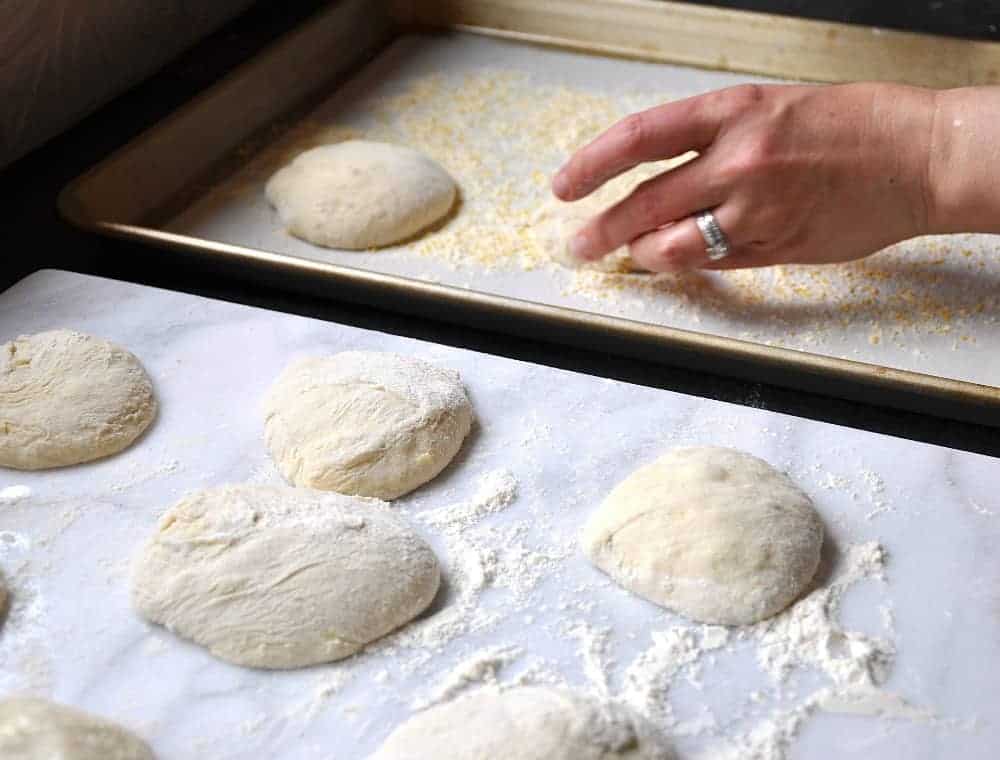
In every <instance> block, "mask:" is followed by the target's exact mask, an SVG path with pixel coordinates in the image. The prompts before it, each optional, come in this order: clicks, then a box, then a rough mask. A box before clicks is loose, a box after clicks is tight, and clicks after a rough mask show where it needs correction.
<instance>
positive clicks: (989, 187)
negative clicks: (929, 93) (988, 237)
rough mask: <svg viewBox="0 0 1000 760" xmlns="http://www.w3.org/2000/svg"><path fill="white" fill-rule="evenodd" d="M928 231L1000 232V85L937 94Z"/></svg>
mask: <svg viewBox="0 0 1000 760" xmlns="http://www.w3.org/2000/svg"><path fill="white" fill-rule="evenodd" d="M934 103H935V108H934V120H933V129H932V131H931V137H930V141H929V145H928V149H927V169H926V173H925V176H926V186H927V191H926V196H927V198H928V206H929V213H928V222H929V223H928V232H931V233H936V234H944V233H952V232H1000V149H998V147H997V142H998V137H1000V134H998V131H997V124H1000V88H997V87H967V88H961V89H955V90H941V91H938V92H936V93H934Z"/></svg>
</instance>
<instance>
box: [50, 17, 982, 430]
mask: <svg viewBox="0 0 1000 760" xmlns="http://www.w3.org/2000/svg"><path fill="white" fill-rule="evenodd" d="M346 5H348V6H349V5H351V4H350V3H348V4H346ZM363 17H364V14H363V13H360V12H357V13H355V16H354V17H353V21H354V23H361V20H362V19H363ZM338 29H339V30H340V32H341V34H343V28H342V25H341V26H340V27H338ZM321 39H322V37H321V36H318V35H317V36H316V38H315V40H314V41H313V44H317V41H318V40H321ZM376 39H377V36H376V35H374V34H372V33H369V39H368V43H369V44H375V40H376ZM292 49H297V50H299V51H301V49H302V46H298V47H295V46H288V45H280V46H278V48H276V49H274V50H272V51H270V52H269V53H268V54H267V55H266V56H265V57H263V58H262V59H261V60H260V61H258V62H256V63H255V64H254V67H253V71H250V72H243V73H242V74H241V75H240V76H239V77H238V80H239V82H238V84H239V86H240V88H241V91H253V86H254V83H255V82H257V83H263V82H267V81H269V80H268V76H269V73H270V72H279V71H281V72H284V73H283V74H281V76H285V77H286V78H287V69H288V67H287V66H286V65H284V64H285V63H286V58H287V56H288V55H291V52H290V51H291V50H292ZM299 55H300V56H301V55H302V53H301V52H300V53H299ZM309 60H310V61H311V62H312V64H313V65H315V63H316V61H315V56H312V57H311V58H309ZM306 71H311V69H306ZM312 76H317V75H316V74H315V73H313V74H312ZM303 78H308V74H304V75H303ZM746 81H766V80H764V79H761V78H759V77H751V76H748V75H738V74H731V73H725V72H714V71H706V70H699V69H692V68H685V67H680V66H674V65H669V64H664V63H644V62H641V61H626V60H621V59H615V58H609V57H605V56H601V55H585V54H581V53H571V52H566V51H562V50H554V49H548V48H543V47H536V46H532V45H528V44H524V43H519V42H510V41H500V40H496V39H492V38H488V37H484V36H481V35H476V34H469V33H444V34H407V35H403V36H402V37H398V38H397V39H395V41H394V42H393V43H392V44H390V45H389V46H388V48H387V49H385V50H384V51H383V52H382V53H381V54H379V55H378V56H377V58H376V59H375V60H373V61H372V62H371V63H370V64H368V65H367V66H366V67H364V69H363V70H361V71H360V72H359V73H358V74H357V75H356V76H354V77H353V78H352V79H350V81H348V82H347V83H346V84H345V85H344V86H342V87H337V88H334V89H332V90H329V89H328V90H327V91H326V92H325V94H323V95H322V97H319V99H318V100H316V101H315V102H314V103H313V105H312V107H310V108H308V109H304V110H303V109H299V110H298V111H296V112H295V114H294V115H293V116H288V115H287V114H285V115H284V116H279V115H278V112H279V111H280V109H279V108H278V107H277V106H276V105H275V104H274V103H273V102H271V101H270V100H268V101H261V102H266V103H267V107H266V108H264V107H263V106H261V105H260V104H259V103H258V104H256V105H255V106H253V107H251V108H249V109H248V110H247V111H246V112H245V113H240V112H239V111H235V112H234V110H233V106H234V105H235V103H236V102H237V101H236V100H235V99H234V97H233V93H232V91H231V90H232V88H229V90H227V89H226V87H222V88H220V90H219V91H218V92H216V93H214V94H212V93H210V94H208V95H206V96H205V97H204V98H203V99H202V101H201V102H200V103H198V104H196V106H193V107H191V108H189V109H188V110H187V111H186V112H185V113H184V114H183V115H182V116H181V117H179V118H178V120H177V123H176V124H174V125H164V126H163V127H162V128H160V129H159V134H158V137H159V140H158V142H157V141H155V140H149V141H147V144H145V145H138V146H134V147H132V148H130V149H126V150H125V151H123V153H122V155H121V156H119V158H118V159H117V163H116V159H112V160H111V161H110V162H109V164H108V165H107V166H105V167H99V168H98V169H97V170H95V172H93V173H92V174H91V175H90V176H88V177H86V178H84V180H83V181H82V182H80V183H78V184H77V185H76V186H74V187H72V188H71V189H70V190H69V191H68V192H67V193H66V194H65V195H64V198H63V208H64V211H65V212H66V213H67V214H68V215H69V216H70V217H71V218H74V219H75V220H76V221H78V222H80V223H83V224H87V225H89V226H92V227H94V228H96V229H99V230H102V231H104V232H110V233H112V234H119V235H126V236H130V237H140V238H143V239H147V240H152V241H154V242H157V243H159V244H161V245H164V246H168V247H174V248H176V247H181V248H186V249H192V250H196V251H199V252H201V253H203V254H204V255H207V256H210V257H211V256H215V257H219V258H226V259H228V260H236V261H239V262H241V263H243V264H245V265H247V266H249V267H258V268H264V267H268V268H270V269H272V270H278V271H285V272H297V273H300V274H303V275H304V276H305V277H307V278H312V279H314V280H315V281H316V282H317V283H319V282H321V281H323V280H329V281H331V282H332V283H338V282H339V283H342V284H348V283H349V284H359V283H360V284H362V285H365V286H370V287H372V288H375V289H381V290H382V291H383V295H384V294H386V293H388V295H385V297H384V298H383V299H382V300H381V301H380V303H383V304H385V305H389V306H390V307H392V308H400V309H410V310H415V311H419V312H421V313H431V314H435V315H436V316H441V315H439V314H436V313H435V309H434V308H433V306H431V305H429V304H433V303H434V302H435V300H437V301H438V302H440V303H442V304H445V303H454V304H459V305H461V306H470V307H477V308H480V309H481V310H482V311H484V312H486V313H492V314H493V315H494V317H495V319H494V320H493V322H492V323H491V326H493V327H496V328H498V329H505V324H507V323H508V321H509V322H510V323H511V324H512V323H513V320H508V319H507V318H508V317H509V316H517V317H526V318H528V319H531V320H534V322H535V323H536V324H537V326H538V329H537V331H536V332H537V334H538V335H541V336H545V335H546V334H547V333H548V334H551V335H554V336H555V337H554V339H555V340H567V341H570V342H576V343H584V344H586V343H587V340H588V336H594V335H598V334H600V335H601V336H603V337H604V338H610V339H609V340H606V341H605V343H604V344H603V346H602V347H604V348H607V349H609V350H612V351H614V350H616V343H615V341H614V340H613V338H614V337H615V336H616V335H617V336H621V337H622V338H629V337H635V336H641V338H642V339H643V340H644V341H645V342H646V348H645V349H644V354H645V355H646V356H647V357H650V358H656V357H657V350H656V346H657V345H659V346H662V348H663V351H661V352H659V353H660V354H661V355H669V354H670V351H671V349H674V348H677V347H678V346H684V347H686V348H687V349H690V350H691V351H693V352H695V353H698V352H704V353H705V354H707V355H716V356H718V357H720V358H727V359H732V360H735V361H736V363H737V364H738V367H737V369H736V370H735V372H736V373H737V374H742V375H744V376H747V377H758V376H759V372H758V371H757V370H756V369H755V366H757V365H761V364H766V365H768V367H769V370H768V373H767V375H766V377H765V378H764V379H767V380H769V381H772V382H785V383H789V384H792V385H795V384H801V385H804V386H806V387H810V388H813V389H814V388H817V387H819V388H821V389H822V390H824V392H828V393H834V394H836V393H844V394H845V395H852V392H851V391H850V390H849V388H850V387H851V385H850V384H851V382H860V383H862V384H868V385H871V386H877V387H879V388H880V389H882V390H883V391H885V392H883V393H882V394H881V395H880V396H879V397H878V399H877V400H878V401H881V402H883V403H890V404H892V403H897V404H900V405H905V406H910V407H913V408H918V409H920V408H922V403H923V402H927V404H928V409H929V410H930V411H939V410H935V409H933V408H930V407H931V402H933V401H935V400H937V401H941V402H956V403H958V404H963V403H964V404H967V405H968V406H969V407H970V408H972V411H969V409H966V410H965V411H964V412H962V413H957V412H956V414H957V415H958V416H964V417H967V418H974V419H976V420H977V421H981V422H987V423H990V422H998V421H1000V413H998V412H1000V390H998V389H997V388H996V387H995V386H996V383H997V378H998V377H1000V331H998V330H997V329H996V319H997V306H998V299H1000V287H998V286H997V283H998V280H1000V256H998V255H997V254H998V253H1000V243H998V241H1000V237H996V236H986V235H967V236H950V237H939V238H927V239H921V240H917V241H911V242H908V243H904V244H902V245H900V246H898V247H896V248H895V249H893V250H891V251H888V252H884V253H881V254H879V255H877V256H875V257H873V258H871V259H868V260H866V261H864V262H860V263H856V264H851V265H845V266H840V267H813V268H810V267H781V268H776V269H768V270H759V271H743V272H731V273H692V274H687V275H682V276H657V277H652V276H649V275H603V274H595V273H590V272H582V273H581V272H571V271H567V270H565V269H562V268H560V267H559V266H557V265H555V264H552V263H550V262H547V261H546V260H545V259H544V256H541V255H540V253H539V251H538V246H537V243H536V242H535V238H534V236H533V234H532V230H531V214H532V213H533V212H534V211H535V210H537V208H538V207H539V206H540V205H542V204H544V203H545V202H546V199H547V197H548V191H547V178H548V176H549V175H550V174H551V172H552V171H553V170H554V169H555V168H556V167H557V166H558V165H559V163H560V162H561V161H562V160H563V159H564V158H565V157H566V155H568V153H569V152H570V151H571V150H572V148H574V147H576V146H578V145H580V144H582V143H583V142H584V141H585V140H586V139H587V138H588V137H591V136H593V135H594V134H596V133H597V132H598V131H599V130H600V129H602V128H603V127H605V126H606V125H607V124H609V123H610V122H611V121H613V120H614V119H615V118H617V117H618V116H621V115H623V114H625V113H627V112H629V111H630V110H633V109H636V108H640V107H643V106H645V105H650V104H653V103H656V102H661V101H662V100H665V99H670V98H676V97H682V96H686V95H691V94H695V93H698V92H703V91H706V90H710V89H714V88H718V87H724V86H727V85H732V84H736V83H739V82H746ZM299 87H300V89H302V90H303V91H305V90H306V89H307V88H306V86H305V85H304V84H300V85H299ZM271 91H272V92H273V91H274V90H273V87H272V89H271ZM319 91H320V92H321V93H322V92H323V89H322V87H320V89H319ZM279 97H280V96H278V95H277V94H276V95H275V98H279ZM223 101H225V102H226V103H227V105H228V107H227V108H221V107H219V105H218V104H220V103H222V102H223ZM258 101H260V99H259V98H258ZM213 109H215V110H214V111H213ZM262 109H263V110H264V111H266V113H265V115H263V116H260V115H258V113H257V112H258V111H260V110H262ZM213 113H214V115H215V116H216V117H217V121H221V122H222V123H224V124H225V125H227V126H229V127H232V129H233V130H234V131H239V130H238V129H237V125H236V124H235V122H236V121H240V120H242V121H244V122H247V123H248V124H255V125H257V126H258V127H264V126H268V127H269V128H268V129H265V130H263V131H261V130H260V129H258V130H257V131H256V132H255V134H254V136H253V137H252V139H249V140H239V141H235V144H234V145H229V146H228V147H229V148H235V149H234V150H232V151H231V152H230V153H229V154H228V156H227V158H226V159H225V160H224V161H222V162H221V163H216V164H214V165H213V166H212V167H211V170H209V168H208V163H209V162H208V157H209V156H211V157H212V158H215V159H219V158H220V157H221V156H222V155H223V153H224V151H223V150H222V147H221V146H222V145H224V144H227V143H226V141H225V140H224V138H223V137H222V136H219V135H216V134H213V135H211V136H210V137H209V138H206V139H205V140H201V139H200V132H199V131H198V130H195V129H192V128H191V125H192V124H193V123H195V122H197V123H199V124H202V125H207V124H211V123H214V122H213V120H212V115H213ZM185 124H186V125H187V129H186V130H184V132H186V134H184V132H182V130H181V129H180V126H179V125H185ZM242 129H243V130H244V131H246V130H247V129H248V127H247V126H246V125H243V127H242ZM219 131H221V128H220V127H218V126H217V127H216V128H215V129H214V130H213V132H219ZM171 132H172V133H173V134H174V135H179V136H180V138H181V139H177V140H173V141H170V140H168V137H169V136H170V135H171ZM349 136H365V137H372V138H378V139H387V140H392V141H398V142H404V143H406V144H410V145H414V146H416V147H419V148H421V149H423V150H425V151H426V152H428V153H429V154H431V155H432V156H434V157H435V158H436V159H438V160H439V161H441V162H442V163H443V164H444V165H445V166H446V167H448V168H449V169H450V170H451V171H452V172H453V174H454V175H455V176H456V177H457V179H458V182H459V184H460V186H461V188H462V199H461V203H460V205H459V206H458V208H457V210H456V213H455V214H453V215H452V217H451V218H450V219H449V220H447V222H446V223H445V224H443V225H442V226H440V227H439V228H437V229H435V230H434V231H433V232H431V233H430V234H429V235H427V236H425V237H424V238H422V239H419V240H416V241H412V242H409V243H407V244H405V245H401V246H395V247H392V248H388V249H384V250H381V251H377V252H367V253H357V252H344V251H330V250H324V249H320V248H317V247H314V246H311V245H309V244H307V243H304V242H302V241H299V240H296V239H294V238H292V237H290V236H289V235H287V234H286V233H284V232H283V231H282V230H281V229H280V226H279V224H278V222H277V219H276V215H275V214H274V212H273V210H272V209H271V208H270V207H269V206H268V204H267V201H266V199H265V197H264V195H263V185H264V183H265V181H266V179H267V177H268V176H269V175H270V173H271V172H272V171H273V170H274V169H276V168H277V167H278V166H280V165H281V163H282V162H283V161H285V160H287V159H289V158H290V157H291V156H293V155H295V153H296V152H298V151H299V150H302V149H304V148H306V147H309V146H311V145H315V144H317V143H320V142H327V141H332V140H337V139H343V138H344V137H349ZM196 137H197V138H198V139H197V140H195V138H196ZM193 140H194V142H192V141H193ZM213 141H214V142H215V143H218V146H219V147H218V149H217V150H218V152H217V153H215V154H212V153H211V151H212V150H213V148H212V147H211V146H212V145H213V144H214V143H213ZM153 142H156V145H153V144H152V143H153ZM231 142H232V141H231ZM168 143H169V146H170V147H169V148H167V147H165V146H166V145H167V144H168ZM186 143H191V147H192V151H194V152H195V153H196V154H200V160H203V161H205V162H206V164H205V166H203V167H202V168H203V170H204V171H202V173H201V174H199V175H198V176H197V179H195V174H197V172H195V171H194V167H189V169H190V170H189V171H188V172H187V175H185V177H184V180H183V181H182V182H178V181H174V182H173V183H170V182H168V183H166V185H165V187H163V188H161V189H160V191H159V192H160V193H161V195H159V196H158V195H157V190H156V189H155V188H156V187H157V183H155V182H151V181H149V180H150V179H152V178H149V177H147V178H145V179H139V180H133V179H132V177H134V176H135V170H136V169H137V168H138V167H139V166H140V165H141V163H142V161H143V158H144V157H151V156H154V155H158V156H159V158H158V160H159V161H168V160H169V161H171V162H179V164H180V165H181V166H186V165H187V164H188V163H189V162H191V161H194V160H197V159H191V158H188V157H187V156H186V155H185V150H184V145H185V144H186ZM206 146H208V147H206ZM178 171H181V170H179V169H178V168H177V166H176V164H175V165H174V166H173V167H172V168H171V172H172V173H177V172H178ZM126 178H128V182H129V183H133V182H139V183H140V187H139V192H131V193H130V192H127V191H125V188H126V187H127V185H126ZM175 179H176V178H175ZM102 189H103V190H105V191H107V192H104V193H102V192H98V191H99V190H102ZM130 189H131V188H130ZM168 190H169V191H170V197H171V200H170V203H166V201H167V197H166V194H167V192H168ZM108 193H111V194H114V193H117V194H118V196H119V198H118V199H117V200H116V201H114V202H111V203H109V202H108V201H107V200H106V198H107V195H108ZM126 195H127V196H128V198H129V200H128V201H127V203H128V204H131V206H130V208H131V211H132V212H133V214H132V216H133V218H128V215H127V214H126V215H125V216H124V217H123V216H122V215H120V214H116V213H115V211H116V205H117V206H120V205H121V204H122V203H126V201H125V200H124V199H123V198H122V197H121V196H126ZM157 209H158V212H156V211H155V210H157ZM139 217H142V218H144V219H145V221H144V222H140V221H139ZM442 286H443V287H442ZM315 289H317V290H322V289H323V288H322V286H320V285H317V287H316V288H315ZM407 294H413V295H414V296H416V295H420V296H421V297H422V298H423V299H424V300H422V301H420V302H419V304H418V303H417V302H416V301H413V302H412V303H411V302H410V299H408V298H407V297H406V296H407ZM494 296H495V298H492V297H494ZM445 316H448V318H456V317H452V316H450V314H449V315H445ZM522 331H524V330H522ZM529 331H530V330H529ZM624 344H625V341H624V340H623V341H622V342H621V345H622V348H621V350H622V351H623V352H624V351H626V349H625V348H624ZM711 363H712V362H711V360H708V361H707V362H706V364H707V365H708V366H711ZM783 370H788V371H783ZM726 371H728V372H733V371H734V370H732V369H727V370H726ZM796 371H797V372H798V373H799V375H798V376H797V375H796V374H795V373H796ZM801 376H811V377H812V380H811V381H810V382H806V381H803V380H799V379H796V377H801ZM823 377H825V378H827V380H828V382H823V381H822V380H818V379H816V378H823ZM838 380H843V381H845V382H842V383H841V382H837V381H838ZM886 389H888V390H887V391H886ZM894 391H897V392H896V393H894ZM907 394H910V396H912V397H913V398H908V397H907ZM853 395H854V396H855V397H857V396H859V395H860V396H861V397H864V398H868V396H867V395H866V394H865V392H864V391H861V392H858V391H853ZM946 413H947V412H946Z"/></svg>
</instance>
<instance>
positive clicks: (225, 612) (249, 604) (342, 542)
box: [132, 485, 440, 668]
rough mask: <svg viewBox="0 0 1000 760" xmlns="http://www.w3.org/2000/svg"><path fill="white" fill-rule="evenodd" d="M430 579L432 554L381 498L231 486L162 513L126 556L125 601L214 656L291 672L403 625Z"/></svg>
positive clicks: (428, 591)
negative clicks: (132, 557)
mask: <svg viewBox="0 0 1000 760" xmlns="http://www.w3.org/2000/svg"><path fill="white" fill-rule="evenodd" d="M439 581H440V572H439V569H438V562H437V557H435V555H434V552H433V551H432V550H431V549H430V547H429V546H427V544H426V543H424V541H423V540H422V539H421V538H420V537H419V536H418V535H417V534H416V533H414V532H413V530H412V529H410V528H409V527H408V526H407V524H406V523H405V522H404V521H403V520H402V519H401V518H400V517H398V516H397V515H395V514H393V512H392V511H391V509H389V505H387V504H386V503H385V502H381V501H378V500H376V499H363V498H359V497H351V496H343V495H341V494H324V493H319V492H317V491H307V490H304V489H297V488H290V487H287V486H280V487H274V486H259V485H231V486H223V487H220V488H212V489H209V490H205V491H200V492H198V493H195V494H193V495H191V496H188V497H186V498H184V499H182V500H181V501H180V502H179V503H178V504H177V505H176V506H174V507H173V508H172V509H170V510H169V511H168V512H167V513H166V514H165V515H164V516H163V518H162V519H161V520H160V524H159V527H158V528H157V530H156V533H155V534H154V535H153V537H152V539H151V540H150V541H149V542H148V544H147V545H146V546H145V548H144V549H143V550H142V552H141V553H140V555H139V557H138V559H137V562H136V565H135V568H134V573H133V577H132V601H133V604H134V605H135V607H136V609H137V610H138V611H139V612H140V613H141V614H142V615H143V616H145V617H146V618H147V619H149V620H150V621H152V622H154V623H159V624H161V625H164V626H166V627H167V628H168V629H169V630H171V631H173V632H174V633H176V634H178V635H179V636H182V637H184V638H187V639H191V640H192V641H194V642H195V643H197V644H200V645H201V646H203V647H205V648H206V649H208V650H209V651H210V652H211V653H212V654H213V655H215V656H216V657H218V658H220V659H222V660H226V661H227V662H232V663H235V664H236V665H246V666H249V667H256V668H298V667H303V666H306V665H314V664H317V663H322V662H330V661H332V660H339V659H342V658H344V657H347V656H349V655H351V654H354V653H355V652H357V651H358V650H360V649H361V648H362V647H364V646H365V644H368V643H369V642H371V641H374V640H375V639H377V638H379V637H381V636H384V635H385V634H387V633H389V632H390V631H392V630H395V629H396V628H399V627H400V626H401V625H403V624H404V623H407V622H408V621H410V620H412V619H413V618H414V617H416V616H417V615H419V614H420V613H421V612H423V610H424V609H426V607H427V606H428V605H429V604H430V603H431V600H433V599H434V595H435V594H436V593H437V589H438V583H439Z"/></svg>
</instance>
